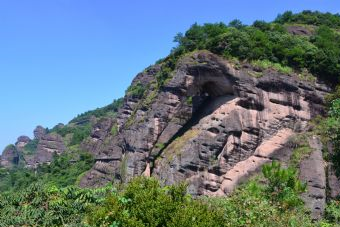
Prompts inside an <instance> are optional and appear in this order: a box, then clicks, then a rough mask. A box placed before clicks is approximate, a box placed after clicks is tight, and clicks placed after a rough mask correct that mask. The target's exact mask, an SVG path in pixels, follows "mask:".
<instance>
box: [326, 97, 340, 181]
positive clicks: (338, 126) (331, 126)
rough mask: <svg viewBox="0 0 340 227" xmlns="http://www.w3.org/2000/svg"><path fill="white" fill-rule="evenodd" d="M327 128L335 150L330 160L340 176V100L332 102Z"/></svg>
mask: <svg viewBox="0 0 340 227" xmlns="http://www.w3.org/2000/svg"><path fill="white" fill-rule="evenodd" d="M326 127H327V131H326V133H327V136H328V138H329V140H330V141H331V142H332V144H333V148H334V151H333V153H332V154H331V157H330V158H331V160H332V162H333V164H334V167H335V169H336V172H337V175H338V176H340V99H335V100H333V101H332V105H331V107H330V110H329V117H328V118H327V119H326Z"/></svg>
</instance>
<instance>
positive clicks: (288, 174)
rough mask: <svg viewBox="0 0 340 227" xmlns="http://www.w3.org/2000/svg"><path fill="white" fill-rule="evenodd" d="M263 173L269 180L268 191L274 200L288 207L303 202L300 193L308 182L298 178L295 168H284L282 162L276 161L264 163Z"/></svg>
mask: <svg viewBox="0 0 340 227" xmlns="http://www.w3.org/2000/svg"><path fill="white" fill-rule="evenodd" d="M262 173H263V175H264V177H265V178H266V180H267V181H268V186H267V188H266V191H267V192H268V194H269V195H272V199H273V200H274V201H279V202H281V203H282V204H283V205H284V206H285V207H287V208H289V207H296V206H298V205H301V204H302V200H301V199H300V198H299V196H298V195H299V194H300V193H302V192H304V191H305V190H306V184H302V183H301V181H300V180H299V179H298V176H297V171H296V170H295V169H293V168H291V167H289V168H287V169H283V168H281V165H280V163H278V162H275V161H274V162H272V163H271V164H267V165H264V166H263V168H262Z"/></svg>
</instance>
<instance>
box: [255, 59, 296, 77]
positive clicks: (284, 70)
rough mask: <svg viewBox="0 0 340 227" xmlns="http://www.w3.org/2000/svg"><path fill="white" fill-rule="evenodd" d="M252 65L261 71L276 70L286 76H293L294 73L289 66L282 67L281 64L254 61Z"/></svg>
mask: <svg viewBox="0 0 340 227" xmlns="http://www.w3.org/2000/svg"><path fill="white" fill-rule="evenodd" d="M251 64H252V65H253V66H257V67H259V68H261V69H274V70H276V71H278V72H280V73H284V74H291V73H292V72H293V69H292V68H290V67H288V66H282V65H281V64H279V63H273V62H270V61H268V60H256V61H252V62H251Z"/></svg>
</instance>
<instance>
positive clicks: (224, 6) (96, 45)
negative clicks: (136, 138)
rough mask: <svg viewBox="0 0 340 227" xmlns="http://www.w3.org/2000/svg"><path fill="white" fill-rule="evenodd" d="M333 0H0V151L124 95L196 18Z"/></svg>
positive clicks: (334, 4)
mask: <svg viewBox="0 0 340 227" xmlns="http://www.w3.org/2000/svg"><path fill="white" fill-rule="evenodd" d="M304 9H310V10H319V11H323V12H326V11H328V12H332V13H339V12H340V3H339V0H247V1H246V0H237V1H236V0H209V1H206V0H171V1H170V0H169V1H166V0H163V1H162V0H143V1H141V0H0V153H1V150H2V148H4V147H5V146H6V145H7V144H9V143H14V142H15V141H16V138H17V137H18V136H20V135H28V136H32V131H33V129H34V128H35V126H36V125H38V124H40V125H43V126H44V127H49V128H51V127H53V126H54V125H56V124H57V123H59V122H61V123H67V122H68V121H69V120H71V119H72V118H73V117H74V116H76V115H77V114H79V113H82V112H84V111H87V110H90V109H94V108H96V107H101V106H104V105H106V104H109V103H111V101H112V100H113V99H115V98H119V97H122V96H123V95H124V91H125V89H126V88H127V87H128V85H129V84H130V82H131V80H132V79H133V77H134V76H135V75H136V74H137V73H138V72H140V71H142V70H143V69H144V68H145V67H147V66H149V65H150V64H153V63H154V62H155V61H156V60H158V59H159V58H162V57H165V56H166V55H167V54H168V53H169V52H170V50H171V48H172V47H173V46H174V45H175V44H174V43H173V42H172V41H173V37H174V36H175V34H176V33H177V32H184V31H185V30H186V29H188V28H189V27H190V25H191V24H193V23H194V22H198V23H205V22H220V21H222V22H226V23H228V22H229V21H230V20H232V19H235V18H238V19H240V20H241V21H243V22H244V23H246V24H250V23H252V22H253V21H254V20H256V19H262V20H266V21H271V20H273V19H274V18H275V17H276V16H277V14H278V13H282V12H284V11H286V10H292V11H294V12H299V11H301V10H304Z"/></svg>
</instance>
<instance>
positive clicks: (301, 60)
mask: <svg viewBox="0 0 340 227" xmlns="http://www.w3.org/2000/svg"><path fill="white" fill-rule="evenodd" d="M290 25H296V26H304V27H306V28H308V29H310V31H311V33H312V35H310V36H302V35H292V34H290V33H288V32H287V30H286V28H287V26H290ZM339 28H340V15H338V14H337V15H332V14H329V13H326V14H323V13H320V12H311V11H303V12H302V13H299V14H293V13H291V12H285V13H284V14H282V15H279V16H278V17H277V18H276V20H275V21H274V22H272V23H266V22H264V21H255V22H254V23H253V25H252V26H246V25H244V24H242V22H241V21H239V20H234V21H231V22H230V23H229V24H228V25H226V24H223V23H217V24H204V25H198V24H194V25H192V26H191V28H190V29H189V30H188V31H187V32H186V33H185V34H178V35H177V36H176V37H175V41H176V42H177V43H178V46H177V47H176V48H174V49H173V51H172V52H171V54H170V55H169V56H168V57H166V58H164V59H162V60H160V61H158V63H159V64H160V67H161V70H160V71H159V72H158V73H157V74H156V75H155V79H154V81H152V82H151V83H150V84H148V85H146V86H144V85H142V84H141V83H136V84H134V85H133V86H130V87H129V88H128V89H127V91H126V94H127V95H129V96H132V97H136V98H140V103H138V105H137V106H138V108H140V107H148V106H149V105H150V104H151V103H152V102H153V100H154V99H155V97H157V94H158V92H159V90H160V89H162V88H163V87H165V86H166V85H167V83H168V82H169V80H170V79H171V78H172V72H173V70H174V69H175V68H176V64H177V61H178V60H179V59H180V58H181V57H183V56H184V55H186V54H188V53H191V52H193V51H196V50H209V51H211V52H213V53H215V54H217V55H220V56H223V57H225V58H228V59H229V60H230V62H231V63H232V64H234V65H235V67H236V68H237V67H240V66H241V64H242V63H243V62H249V63H250V64H252V65H253V66H254V67H258V68H260V69H262V70H266V69H272V70H276V71H278V72H281V73H284V74H292V73H296V74H297V75H298V76H299V77H300V78H301V79H302V80H306V81H311V82H313V81H315V79H316V78H315V77H314V76H313V75H317V76H318V77H319V78H320V79H323V80H325V81H327V82H329V83H332V84H333V85H335V84H336V83H338V82H339V75H340V58H339V56H340V33H339V32H338V31H337V30H336V29H339ZM259 71H261V70H259ZM252 76H254V77H261V76H262V73H261V72H254V73H253V75H252ZM192 101H193V100H192V97H187V99H186V103H187V104H188V105H192ZM122 103H123V99H118V100H115V101H113V103H111V104H110V105H108V106H106V107H103V108H98V109H96V110H92V111H88V112H85V113H83V114H80V115H78V116H77V117H76V118H74V119H73V120H71V121H70V124H68V125H66V126H63V127H60V126H56V127H55V128H53V129H51V130H49V133H56V134H59V135H61V136H62V137H63V139H64V141H65V143H66V145H67V152H65V153H64V154H62V155H60V156H57V155H56V156H54V158H53V161H52V162H51V163H50V164H43V165H40V166H38V167H37V169H34V170H33V169H27V168H21V167H20V166H19V167H17V168H14V169H11V170H6V169H0V191H1V194H0V227H2V226H4V227H8V226H52V227H53V226H74V227H75V226H77V227H95V226H98V227H123V226H140V227H143V226H148V227H161V226H168V227H177V226H186V227H191V226H192V227H194V226H195V227H201V226H202V227H203V226H211V227H215V226H216V227H219V226H226V227H246V226H262V227H271V226H274V225H275V226H278V227H287V226H289V227H312V226H314V227H317V226H322V227H326V226H339V224H340V206H339V204H340V201H338V200H335V201H331V202H330V203H329V205H328V206H327V208H326V213H325V220H323V221H321V222H320V223H318V222H315V223H313V222H312V221H311V220H310V218H309V215H308V213H307V212H306V211H305V210H304V208H303V202H302V201H301V199H300V197H299V195H300V193H302V192H304V191H305V189H306V185H305V184H303V183H302V182H300V181H299V180H298V178H297V168H296V167H298V165H299V163H300V162H301V160H302V159H303V158H305V157H306V156H308V155H309V153H310V151H311V149H310V147H309V146H308V143H307V137H306V135H301V136H300V137H298V138H296V139H295V141H293V142H294V144H296V147H295V149H294V151H293V155H292V159H291V161H290V163H289V164H290V165H289V167H288V168H286V169H284V168H281V166H280V164H278V163H276V162H273V163H271V164H268V165H265V166H264V167H263V170H262V174H261V175H260V176H259V177H258V178H256V179H253V180H250V181H249V182H248V183H246V184H245V185H242V186H241V187H240V188H239V189H237V190H236V191H235V192H233V193H232V194H231V195H230V196H229V197H219V198H205V197H199V198H193V197H191V196H190V195H188V194H187V188H186V185H185V184H178V185H173V186H162V184H161V183H160V182H159V181H157V180H156V179H154V178H144V177H137V178H135V179H133V180H132V181H131V182H130V183H128V184H126V185H116V186H117V188H118V189H119V190H118V189H115V188H114V187H113V186H110V185H109V186H107V187H104V188H99V189H81V188H79V187H77V186H76V185H77V184H78V183H79V179H80V177H81V176H83V174H84V173H86V171H88V170H89V169H90V168H91V167H92V166H93V163H94V160H93V157H92V156H91V155H90V154H88V153H86V152H84V151H81V150H80V149H79V145H80V144H81V143H82V142H83V141H84V140H85V139H86V138H88V136H89V135H90V133H91V128H92V126H93V125H92V121H91V117H96V118H102V117H111V118H114V117H115V115H116V113H117V111H118V109H119V107H121V105H122ZM327 103H328V106H329V114H328V117H324V118H322V117H319V118H317V119H315V121H314V122H315V125H314V130H313V133H318V134H320V135H321V138H322V141H323V142H332V144H333V145H334V151H333V152H332V153H325V156H326V159H327V160H332V161H333V163H334V166H335V168H336V170H337V174H338V175H339V176H340V86H339V87H338V88H337V89H336V90H335V92H334V93H333V94H331V95H329V96H328V97H327ZM134 111H135V110H134ZM135 115H136V112H133V113H132V115H131V117H130V118H129V119H128V120H127V123H126V127H128V126H129V125H130V124H132V123H133V122H134V120H135V119H134V118H135ZM117 133H118V126H117V125H113V127H112V128H111V135H113V136H114V135H116V134H117ZM197 133H198V131H197V130H189V131H187V132H186V133H185V134H184V135H182V136H181V137H179V138H177V139H176V140H174V141H172V142H171V143H170V144H169V145H168V146H167V147H166V148H165V145H164V144H156V147H157V148H159V149H164V148H165V151H164V155H165V156H166V158H167V160H168V161H170V160H171V159H173V157H175V155H177V154H178V153H176V152H177V151H178V150H180V148H181V147H183V146H184V145H185V142H186V141H187V140H189V139H191V138H192V137H193V136H194V135H196V134H197ZM37 144H38V141H37V140H33V141H31V142H30V143H28V144H27V145H26V146H25V147H24V153H25V154H33V153H34V152H35V151H36V148H37ZM127 157H128V156H127V155H126V154H125V155H124V157H123V160H122V163H121V169H120V171H121V176H122V178H123V180H124V181H125V180H126V179H125V178H126V175H127ZM215 161H216V160H215V159H211V160H209V162H211V163H212V164H214V162H215ZM32 182H34V183H32Z"/></svg>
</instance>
